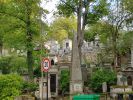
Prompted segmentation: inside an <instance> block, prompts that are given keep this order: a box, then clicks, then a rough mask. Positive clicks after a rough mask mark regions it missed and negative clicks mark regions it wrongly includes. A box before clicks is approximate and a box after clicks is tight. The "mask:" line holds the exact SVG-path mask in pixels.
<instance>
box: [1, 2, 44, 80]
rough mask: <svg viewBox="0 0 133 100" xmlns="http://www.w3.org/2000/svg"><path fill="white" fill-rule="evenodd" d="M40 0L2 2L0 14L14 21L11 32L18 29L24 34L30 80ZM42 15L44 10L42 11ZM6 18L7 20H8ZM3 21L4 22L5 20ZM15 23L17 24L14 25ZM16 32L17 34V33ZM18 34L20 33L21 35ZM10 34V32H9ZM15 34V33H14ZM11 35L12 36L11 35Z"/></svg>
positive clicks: (37, 31)
mask: <svg viewBox="0 0 133 100" xmlns="http://www.w3.org/2000/svg"><path fill="white" fill-rule="evenodd" d="M39 3H40V0H36V1H34V0H7V1H6V2H2V4H1V5H2V6H1V10H0V14H2V15H3V16H6V17H8V18H11V19H12V20H14V21H13V22H15V23H12V24H11V25H12V26H15V28H14V27H12V28H13V29H12V31H13V30H14V29H16V28H18V29H19V32H20V31H21V30H23V31H21V32H23V33H24V35H23V36H25V38H23V39H24V40H25V41H24V43H25V44H26V45H25V49H26V52H27V65H28V72H29V76H30V78H32V77H33V63H34V62H33V56H32V52H33V36H34V35H35V34H38V33H39V30H38V29H39V28H38V27H39V23H38V22H39V20H40V17H39V16H40V14H39V11H40V9H42V8H41V7H40V6H39ZM43 13H44V10H43ZM8 18H7V19H8ZM7 19H4V20H7ZM16 22H17V23H16ZM19 32H18V33H19ZM21 32H20V33H21ZM9 33H10V34H11V33H12V32H11V31H9ZM15 33H16V32H15ZM11 35H12V34H11Z"/></svg>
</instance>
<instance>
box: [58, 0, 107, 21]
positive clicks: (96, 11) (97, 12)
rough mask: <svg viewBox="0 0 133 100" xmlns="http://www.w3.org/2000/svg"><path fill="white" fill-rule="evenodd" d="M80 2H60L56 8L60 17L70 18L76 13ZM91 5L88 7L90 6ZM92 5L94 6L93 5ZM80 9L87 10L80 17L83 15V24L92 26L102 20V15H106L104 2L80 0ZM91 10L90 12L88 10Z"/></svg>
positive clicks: (75, 0) (72, 0)
mask: <svg viewBox="0 0 133 100" xmlns="http://www.w3.org/2000/svg"><path fill="white" fill-rule="evenodd" d="M79 1H80V0H65V1H64V0H61V1H60V2H59V4H58V6H57V9H58V12H59V14H60V15H65V16H71V15H73V14H75V13H77V12H78V7H79ZM91 3H92V5H91V6H90V4H91ZM93 3H94V5H93ZM82 4H83V5H82V7H83V8H84V9H87V10H88V11H87V13H86V12H81V14H82V15H84V14H85V17H86V18H85V23H86V24H92V23H95V22H96V21H98V20H99V18H102V17H103V16H104V15H107V14H108V8H107V7H108V4H107V1H106V0H98V1H95V0H89V1H88V0H82ZM90 9H91V10H90Z"/></svg>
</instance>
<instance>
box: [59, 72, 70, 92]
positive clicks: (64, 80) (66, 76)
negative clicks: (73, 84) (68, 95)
mask: <svg viewBox="0 0 133 100" xmlns="http://www.w3.org/2000/svg"><path fill="white" fill-rule="evenodd" d="M69 81H70V72H69V71H68V70H62V71H61V75H60V87H61V91H62V94H64V93H65V92H68V91H69Z"/></svg>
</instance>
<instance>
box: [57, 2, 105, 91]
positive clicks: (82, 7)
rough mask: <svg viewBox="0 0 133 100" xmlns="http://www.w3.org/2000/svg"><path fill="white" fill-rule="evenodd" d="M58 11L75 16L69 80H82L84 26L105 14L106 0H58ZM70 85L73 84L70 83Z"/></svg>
mask: <svg viewBox="0 0 133 100" xmlns="http://www.w3.org/2000/svg"><path fill="white" fill-rule="evenodd" d="M58 11H59V14H62V15H65V16H70V15H73V14H74V15H76V17H77V32H76V33H75V32H74V33H75V36H74V41H73V53H72V54H73V55H72V71H71V80H72V81H73V82H74V80H76V81H77V80H79V81H82V76H81V69H80V65H81V62H82V60H81V58H82V53H81V47H82V44H83V38H84V30H85V26H86V25H87V24H92V23H94V22H96V21H98V20H99V18H101V17H103V16H104V15H106V14H107V2H106V0H98V1H96V0H60V2H59V4H58ZM76 46H77V47H76ZM77 62H78V63H77ZM74 70H75V71H77V73H79V74H78V77H75V78H74V76H75V75H74V74H75V72H74ZM72 85H73V83H72ZM70 87H73V86H71V85H70ZM70 90H71V89H70ZM81 91H82V89H81Z"/></svg>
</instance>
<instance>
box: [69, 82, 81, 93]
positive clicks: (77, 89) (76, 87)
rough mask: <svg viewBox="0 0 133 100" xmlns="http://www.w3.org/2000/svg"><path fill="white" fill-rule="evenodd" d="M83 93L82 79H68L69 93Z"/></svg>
mask: <svg viewBox="0 0 133 100" xmlns="http://www.w3.org/2000/svg"><path fill="white" fill-rule="evenodd" d="M76 93H77V94H78V93H83V82H82V81H70V94H76Z"/></svg>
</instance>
